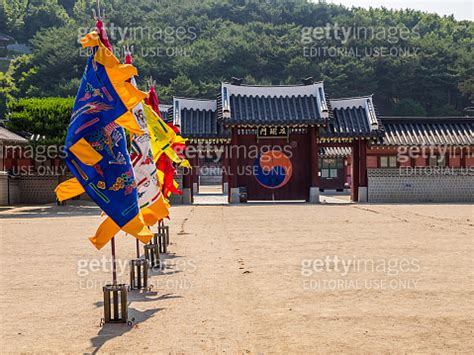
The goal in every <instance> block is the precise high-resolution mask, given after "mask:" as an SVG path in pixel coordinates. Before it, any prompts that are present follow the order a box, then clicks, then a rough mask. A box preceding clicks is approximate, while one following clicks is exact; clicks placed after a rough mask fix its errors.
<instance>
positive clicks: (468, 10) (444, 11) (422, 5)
mask: <svg viewBox="0 0 474 355" xmlns="http://www.w3.org/2000/svg"><path fill="white" fill-rule="evenodd" d="M326 2H328V3H333V4H342V5H345V6H348V7H351V6H358V7H365V8H368V7H380V6H384V7H386V8H392V9H406V8H411V9H415V10H422V11H427V12H434V13H437V14H439V15H451V14H453V15H454V17H455V18H456V19H457V20H470V21H473V20H474V0H326Z"/></svg>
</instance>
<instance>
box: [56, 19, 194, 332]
mask: <svg viewBox="0 0 474 355" xmlns="http://www.w3.org/2000/svg"><path fill="white" fill-rule="evenodd" d="M99 11H100V10H99ZM96 28H97V31H94V32H91V33H89V34H88V35H86V36H85V37H83V38H82V39H81V45H82V46H83V47H84V48H88V49H89V50H90V56H89V58H88V60H87V65H86V68H85V70H84V74H83V76H82V81H81V84H80V87H79V90H78V93H77V96H76V100H75V102H74V107H73V112H72V115H71V121H70V124H69V128H68V132H67V137H66V144H65V146H66V151H67V157H66V158H65V162H66V164H67V166H68V167H69V169H70V170H71V172H72V173H73V175H74V178H72V179H70V180H67V181H65V182H63V183H61V184H60V185H58V187H57V188H56V195H57V198H58V200H59V201H61V202H62V201H64V200H67V199H70V198H73V197H75V196H78V195H80V194H82V193H87V194H88V195H89V196H90V198H91V199H92V200H93V201H94V202H95V203H96V204H97V205H98V206H99V207H100V208H101V210H102V211H103V213H102V216H103V221H102V223H101V224H100V226H99V228H98V229H97V231H96V233H95V235H93V236H91V237H90V238H89V239H90V241H91V242H92V244H93V245H94V246H95V247H96V248H97V249H98V250H100V249H102V248H103V247H104V246H105V245H106V244H107V243H109V242H110V244H111V249H112V279H113V280H112V283H110V284H107V285H106V286H104V288H103V291H104V318H103V320H102V322H101V324H104V323H126V322H128V323H129V324H131V322H132V321H129V319H128V302H127V293H128V290H129V289H135V290H149V289H150V288H149V287H148V276H149V274H150V270H149V268H150V267H152V268H156V267H160V253H166V252H167V247H168V245H169V227H168V226H165V224H164V219H165V218H169V207H170V205H169V197H170V194H172V193H178V194H179V193H181V192H180V191H179V189H178V185H177V183H176V181H175V180H174V177H175V176H174V175H175V172H176V169H175V165H177V166H183V167H186V168H190V166H189V163H188V161H187V160H186V159H185V158H184V155H183V153H184V149H185V145H186V140H185V139H183V138H182V137H181V136H180V134H179V130H178V129H177V128H176V127H174V126H173V125H171V124H166V123H165V122H164V121H163V120H162V118H161V117H160V111H159V102H158V97H157V94H156V91H155V88H154V87H153V86H151V87H150V90H149V92H148V93H145V92H142V91H140V90H139V89H138V88H137V84H136V81H135V77H136V76H137V75H138V73H137V69H136V68H135V67H134V66H133V59H132V55H131V53H130V52H128V51H127V53H126V56H125V61H124V64H121V63H120V62H119V60H118V59H117V58H116V57H115V55H114V54H113V51H112V46H111V44H110V42H109V40H108V38H107V33H106V31H105V29H104V24H103V22H102V18H100V13H99V18H98V19H96ZM126 132H127V135H128V134H129V139H127V135H126ZM128 141H129V142H130V147H127V142H128ZM155 225H157V233H152V231H151V227H152V226H155ZM121 230H122V231H123V232H125V234H129V235H131V236H133V237H135V238H136V254H137V258H136V259H134V260H131V261H130V285H129V286H128V285H126V284H119V283H118V282H117V272H116V262H115V260H116V254H115V236H116V235H117V233H119V232H120V231H121ZM140 242H141V243H143V244H144V253H143V255H141V253H140V245H139V243H140Z"/></svg>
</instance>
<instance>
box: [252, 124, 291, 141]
mask: <svg viewBox="0 0 474 355" xmlns="http://www.w3.org/2000/svg"><path fill="white" fill-rule="evenodd" d="M289 134H290V130H289V128H288V127H286V126H260V127H258V128H257V139H261V138H286V139H288V136H289Z"/></svg>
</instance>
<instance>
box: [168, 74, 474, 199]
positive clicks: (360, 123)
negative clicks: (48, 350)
mask: <svg viewBox="0 0 474 355" xmlns="http://www.w3.org/2000/svg"><path fill="white" fill-rule="evenodd" d="M167 116H168V119H170V120H171V119H172V120H173V122H174V124H175V125H176V126H179V127H180V128H181V131H182V134H183V136H184V137H187V138H189V146H188V156H189V158H190V162H191V164H192V166H193V169H192V172H191V173H188V174H185V175H184V176H183V189H184V195H185V198H184V200H187V201H188V202H191V201H192V196H193V194H195V193H197V192H198V191H199V186H200V185H204V184H207V183H214V184H215V183H220V182H222V185H223V191H224V192H225V193H228V196H229V202H231V203H238V202H240V201H246V200H249V201H260V200H306V201H309V202H312V203H317V202H319V194H320V192H321V191H326V190H344V189H350V193H351V199H352V200H353V201H356V202H474V155H473V151H474V150H473V148H474V118H473V117H442V118H437V117H381V116H380V115H379V114H378V112H377V109H376V108H375V107H374V103H373V100H372V96H362V97H355V98H343V99H334V98H329V97H328V96H327V94H326V92H325V90H324V83H323V82H314V81H313V80H311V79H309V80H308V79H306V80H305V83H304V84H303V85H291V86H290V85H289V86H254V85H244V84H242V81H241V80H237V79H234V80H233V82H232V83H222V84H221V88H220V93H219V94H218V95H217V97H216V99H215V100H200V99H193V98H174V99H173V105H172V107H171V108H170V109H169V110H168V112H167ZM192 153H194V154H192Z"/></svg>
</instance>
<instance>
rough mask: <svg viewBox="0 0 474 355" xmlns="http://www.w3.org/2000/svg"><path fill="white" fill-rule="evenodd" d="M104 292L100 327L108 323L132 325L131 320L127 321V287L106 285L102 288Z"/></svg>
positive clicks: (123, 285)
mask: <svg viewBox="0 0 474 355" xmlns="http://www.w3.org/2000/svg"><path fill="white" fill-rule="evenodd" d="M103 291H104V318H102V320H101V322H100V326H103V325H104V324H108V323H127V324H128V325H132V324H133V319H132V320H129V319H128V302H127V293H128V286H127V285H125V284H108V285H105V286H104V287H103Z"/></svg>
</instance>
